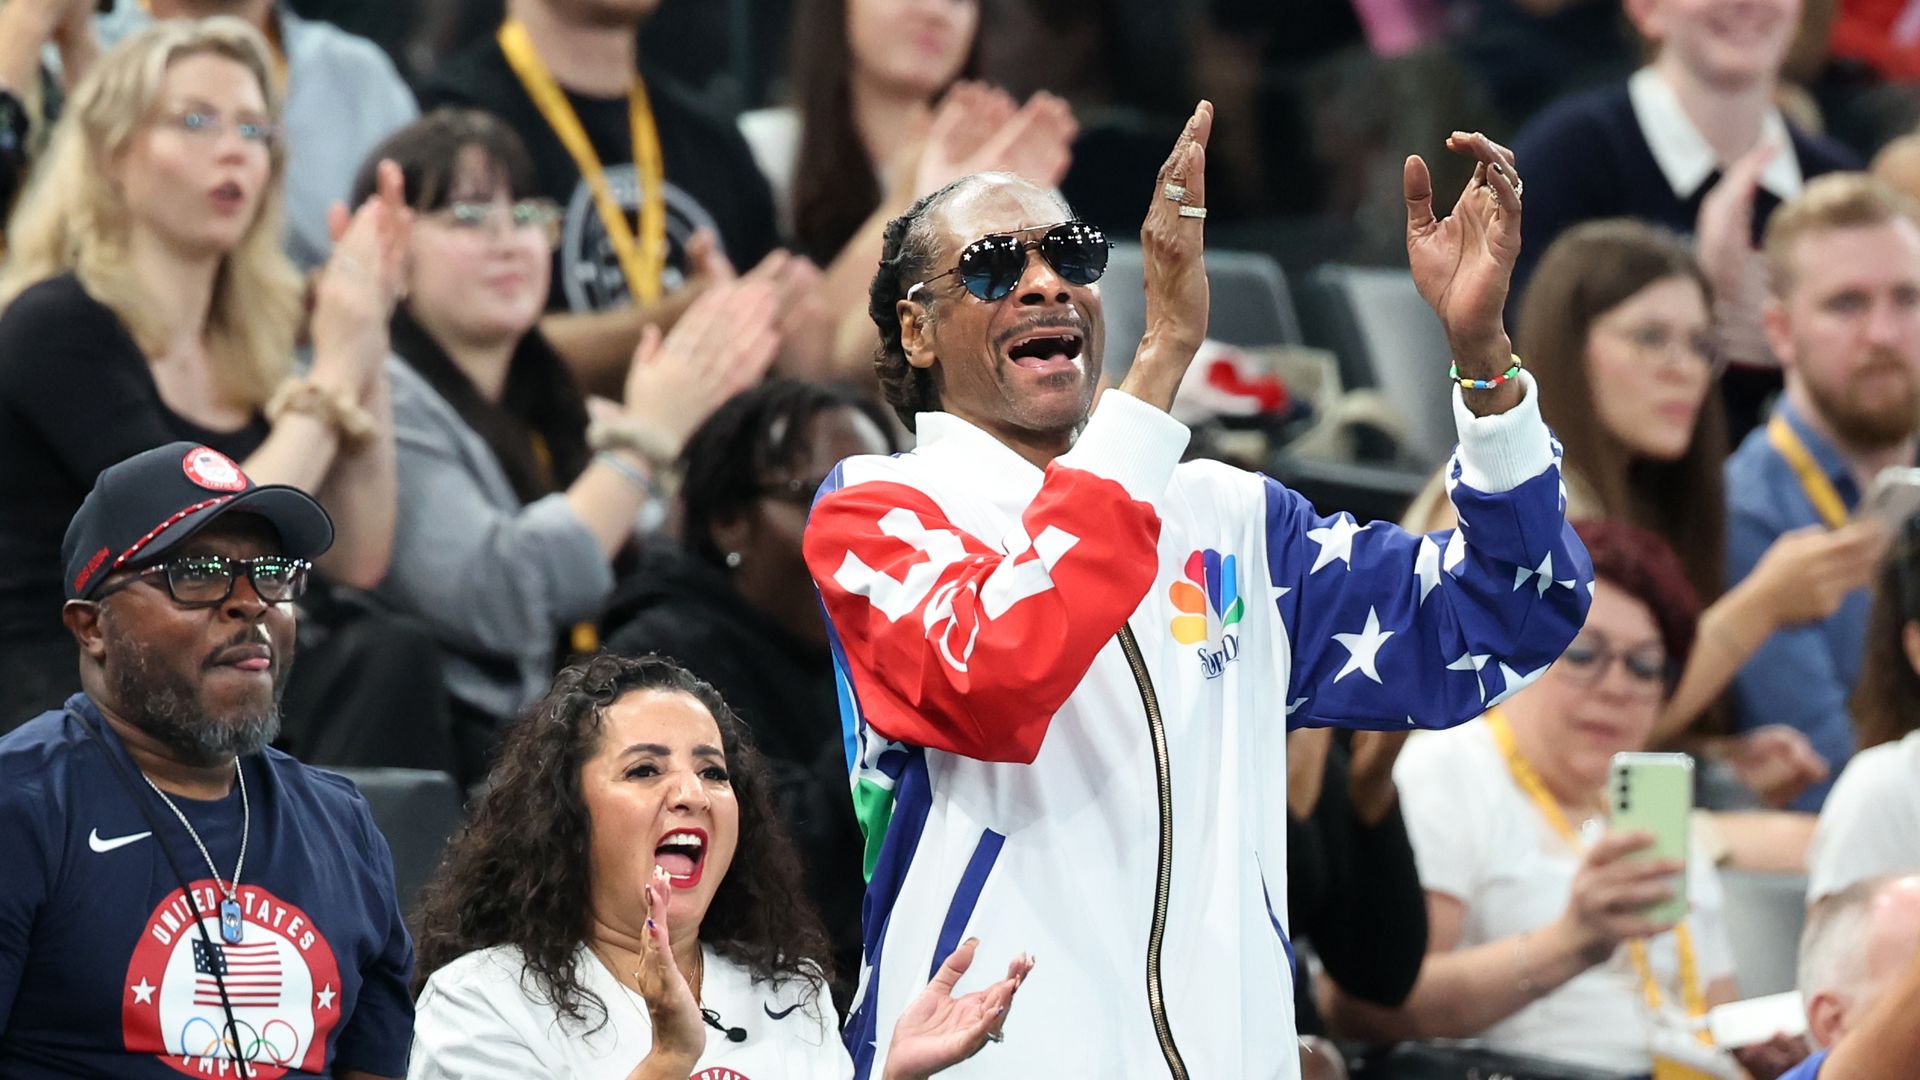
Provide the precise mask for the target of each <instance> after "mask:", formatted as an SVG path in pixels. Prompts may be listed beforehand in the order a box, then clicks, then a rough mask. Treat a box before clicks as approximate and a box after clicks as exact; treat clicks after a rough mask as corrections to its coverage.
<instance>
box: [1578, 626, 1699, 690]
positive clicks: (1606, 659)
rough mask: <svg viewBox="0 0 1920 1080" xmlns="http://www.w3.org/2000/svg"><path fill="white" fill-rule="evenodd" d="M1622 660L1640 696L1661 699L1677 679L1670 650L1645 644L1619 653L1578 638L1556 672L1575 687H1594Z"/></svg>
mask: <svg viewBox="0 0 1920 1080" xmlns="http://www.w3.org/2000/svg"><path fill="white" fill-rule="evenodd" d="M1616 660H1618V661H1619V662H1620V666H1621V667H1623V668H1625V669H1626V672H1627V678H1628V680H1629V681H1630V683H1631V684H1632V687H1633V689H1634V690H1635V691H1637V692H1638V693H1639V694H1640V695H1642V696H1646V697H1659V696H1661V695H1663V694H1665V693H1666V690H1667V685H1668V683H1669V681H1670V680H1671V679H1672V678H1673V675H1674V670H1673V664H1672V662H1671V661H1669V660H1668V659H1667V650H1665V649H1663V648H1661V647H1660V646H1658V645H1643V646H1640V647H1639V648H1635V649H1628V650H1626V651H1624V652H1616V651H1615V650H1614V649H1613V647H1612V646H1610V645H1608V644H1607V643H1606V642H1605V641H1603V640H1599V639H1595V638H1576V639H1575V640H1574V642H1573V644H1571V645H1569V646H1567V651H1565V652H1563V653H1561V654H1560V662H1559V663H1558V664H1556V665H1554V670H1556V671H1558V672H1560V673H1561V674H1562V675H1564V676H1565V677H1566V678H1568V679H1570V680H1572V681H1573V683H1574V685H1576V686H1582V687H1594V686H1598V685H1600V680H1601V679H1604V678H1606V676H1607V669H1609V668H1611V667H1613V663H1614V661H1616Z"/></svg>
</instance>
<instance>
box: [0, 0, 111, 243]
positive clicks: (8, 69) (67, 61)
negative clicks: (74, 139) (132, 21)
mask: <svg viewBox="0 0 1920 1080" xmlns="http://www.w3.org/2000/svg"><path fill="white" fill-rule="evenodd" d="M93 10H94V3H93V0H8V2H7V3H6V4H4V5H0V213H5V212H7V211H10V210H11V209H12V208H13V200H14V197H15V196H16V195H18V194H19V193H20V187H21V185H22V184H23V183H25V181H26V175H27V167H28V165H29V164H30V163H31V162H32V160H33V159H34V158H35V157H37V156H39V154H40V152H41V151H42V150H43V149H45V147H46V142H47V134H48V131H49V130H50V129H51V128H52V126H53V122H54V121H55V120H56V119H58V117H59V114H60V103H61V99H62V98H63V97H64V95H65V93H66V92H68V91H71V90H72V89H73V87H74V86H75V85H77V84H78V83H79V82H80V79H81V77H82V76H84V75H86V73H87V69H88V68H90V67H92V66H93V63H94V61H95V60H97V59H98V58H99V52H100V50H99V46H98V45H96V44H95V42H94V37H93ZM49 45H51V46H53V47H54V48H55V49H56V50H58V52H59V55H60V79H59V80H58V81H55V80H54V79H53V77H52V76H51V75H50V74H49V73H48V72H47V71H46V69H45V67H44V66H43V64H42V62H41V57H42V54H43V53H44V52H45V50H46V48H47V47H48V46H49Z"/></svg>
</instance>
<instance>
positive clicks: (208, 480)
mask: <svg viewBox="0 0 1920 1080" xmlns="http://www.w3.org/2000/svg"><path fill="white" fill-rule="evenodd" d="M180 468H181V471H183V472H185V473H186V474H187V479H189V480H191V481H193V482H194V483H195V484H197V485H199V486H200V487H203V488H206V489H207V490H208V491H245V490H247V474H246V473H243V472H241V471H240V466H238V465H235V464H234V463H233V459H232V458H230V457H228V456H227V455H225V454H223V453H221V452H220V451H218V450H215V449H213V448H212V447H207V446H196V447H194V448H193V449H191V450H189V451H187V456H186V458H185V459H183V460H182V461H181V462H180Z"/></svg>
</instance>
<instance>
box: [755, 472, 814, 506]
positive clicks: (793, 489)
mask: <svg viewBox="0 0 1920 1080" xmlns="http://www.w3.org/2000/svg"><path fill="white" fill-rule="evenodd" d="M826 482H827V481H826V479H825V478H824V477H823V478H821V479H819V480H773V481H769V482H768V483H765V484H761V485H760V497H761V498H763V499H772V500H773V501H775V502H783V503H787V504H788V505H790V506H798V507H800V508H801V509H808V508H810V507H812V506H813V497H814V496H815V495H817V494H819V492H820V487H821V485H823V484H825V483H826Z"/></svg>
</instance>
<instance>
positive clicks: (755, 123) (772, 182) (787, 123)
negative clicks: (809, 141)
mask: <svg viewBox="0 0 1920 1080" xmlns="http://www.w3.org/2000/svg"><path fill="white" fill-rule="evenodd" d="M736 123H738V125H739V127H740V134H741V136H743V137H744V138H745V139H746V140H747V146H748V147H750V148H751V149H752V150H753V163H754V164H756V165H758V166H760V172H761V174H762V175H764V176H765V177H766V178H767V186H768V187H769V188H772V189H773V211H774V220H776V221H778V222H779V223H780V234H781V235H782V236H792V235H793V174H794V171H795V169H797V168H798V167H799V160H800V113H799V110H797V109H795V108H793V107H792V106H790V105H781V106H776V107H774V108H770V109H750V110H748V111H746V112H743V113H741V114H740V119H739V120H738V121H736ZM743 269H744V268H743Z"/></svg>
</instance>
